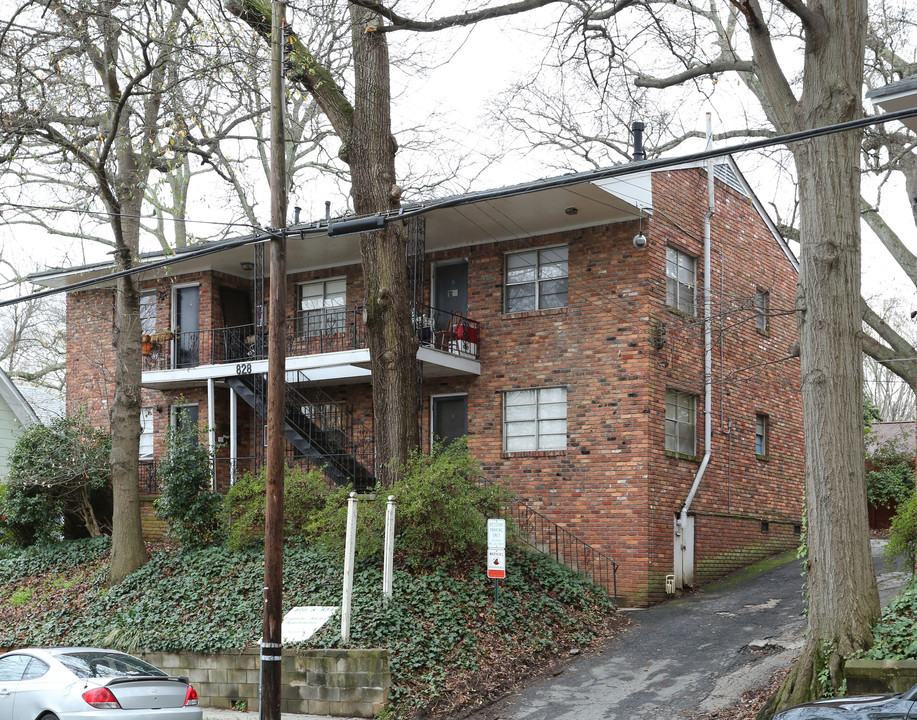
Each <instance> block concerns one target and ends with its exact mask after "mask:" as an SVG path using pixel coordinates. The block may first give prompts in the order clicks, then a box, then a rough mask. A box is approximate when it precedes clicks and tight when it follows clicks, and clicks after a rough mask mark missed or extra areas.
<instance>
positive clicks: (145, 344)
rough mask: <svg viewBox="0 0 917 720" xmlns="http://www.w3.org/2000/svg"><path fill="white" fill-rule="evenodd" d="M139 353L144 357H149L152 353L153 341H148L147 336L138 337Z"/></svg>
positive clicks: (148, 337)
mask: <svg viewBox="0 0 917 720" xmlns="http://www.w3.org/2000/svg"><path fill="white" fill-rule="evenodd" d="M140 351H141V352H142V353H143V354H144V355H149V354H150V353H151V352H153V341H152V340H151V339H150V336H149V335H146V334H144V335H141V336H140Z"/></svg>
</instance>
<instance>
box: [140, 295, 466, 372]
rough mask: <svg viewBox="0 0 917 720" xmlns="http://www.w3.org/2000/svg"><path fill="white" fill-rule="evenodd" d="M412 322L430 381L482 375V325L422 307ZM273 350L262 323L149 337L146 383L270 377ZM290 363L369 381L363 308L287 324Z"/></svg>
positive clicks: (295, 367) (292, 366)
mask: <svg viewBox="0 0 917 720" xmlns="http://www.w3.org/2000/svg"><path fill="white" fill-rule="evenodd" d="M413 323H414V329H415V332H416V333H417V337H418V340H419V341H420V348H419V350H418V353H417V359H418V360H419V361H421V362H422V363H423V365H424V376H425V377H442V376H449V375H478V374H480V362H479V351H480V325H479V323H478V322H477V321H475V320H471V319H470V318H466V317H464V316H463V315H462V314H461V313H450V312H446V311H444V310H438V309H436V308H431V307H428V306H423V307H419V308H418V309H417V311H416V312H415V313H414V315H413ZM147 338H149V339H147ZM267 348H268V329H267V328H266V327H264V326H261V325H256V324H248V325H238V326H234V327H221V328H210V329H203V330H199V331H195V332H175V333H172V332H169V333H157V334H156V335H152V336H144V342H143V384H144V385H145V386H147V387H167V386H170V385H174V384H175V383H176V382H182V381H195V380H205V379H208V378H219V377H226V376H228V375H237V374H252V373H263V372H267ZM286 358H287V369H288V370H302V371H304V372H306V373H307V374H309V375H310V376H311V377H312V378H313V379H315V380H317V381H324V380H327V381H343V380H349V381H354V380H356V381H360V380H361V379H363V381H366V382H368V381H369V377H370V370H369V368H370V360H369V346H368V342H367V337H366V325H365V323H364V321H363V310H362V308H352V309H343V308H341V309H334V308H332V309H324V310H319V311H314V312H308V313H301V314H300V316H299V317H297V318H295V319H291V320H287V322H286Z"/></svg>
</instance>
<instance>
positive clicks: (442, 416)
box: [432, 395, 468, 443]
mask: <svg viewBox="0 0 917 720" xmlns="http://www.w3.org/2000/svg"><path fill="white" fill-rule="evenodd" d="M432 413H433V424H432V425H433V440H434V441H436V442H445V443H450V442H452V441H453V440H457V439H458V438H460V437H464V436H465V435H467V434H468V396H467V395H441V396H435V397H434V398H433V403H432Z"/></svg>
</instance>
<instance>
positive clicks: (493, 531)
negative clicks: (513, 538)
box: [487, 518, 506, 548]
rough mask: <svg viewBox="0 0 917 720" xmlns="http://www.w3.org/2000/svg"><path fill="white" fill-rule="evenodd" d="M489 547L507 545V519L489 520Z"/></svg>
mask: <svg viewBox="0 0 917 720" xmlns="http://www.w3.org/2000/svg"><path fill="white" fill-rule="evenodd" d="M487 547H488V548H505V547H506V520H503V519H494V518H491V519H490V520H488V521H487Z"/></svg>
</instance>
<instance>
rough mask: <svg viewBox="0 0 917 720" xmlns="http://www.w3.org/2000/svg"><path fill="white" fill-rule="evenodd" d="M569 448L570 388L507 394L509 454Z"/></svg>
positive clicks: (505, 432) (505, 438)
mask: <svg viewBox="0 0 917 720" xmlns="http://www.w3.org/2000/svg"><path fill="white" fill-rule="evenodd" d="M566 447H567V389H566V388H562V387H555V388H542V389H538V390H512V391H508V392H506V393H504V394H503V449H504V450H505V451H506V452H530V451H536V450H564V449H566Z"/></svg>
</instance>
